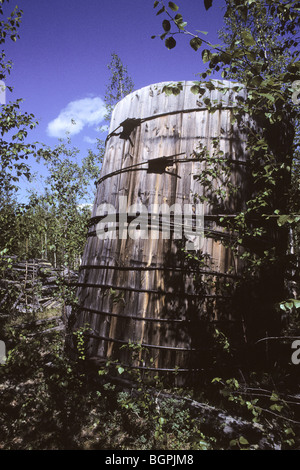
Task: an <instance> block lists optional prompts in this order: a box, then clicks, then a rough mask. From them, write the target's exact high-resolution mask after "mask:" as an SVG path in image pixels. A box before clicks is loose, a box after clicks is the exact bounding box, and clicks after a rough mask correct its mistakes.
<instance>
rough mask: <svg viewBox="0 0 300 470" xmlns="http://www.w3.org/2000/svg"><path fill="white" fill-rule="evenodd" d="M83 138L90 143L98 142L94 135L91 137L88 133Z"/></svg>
mask: <svg viewBox="0 0 300 470" xmlns="http://www.w3.org/2000/svg"><path fill="white" fill-rule="evenodd" d="M83 140H84V141H85V142H87V143H88V144H96V143H97V139H93V138H92V137H89V136H88V135H85V136H84V138H83Z"/></svg>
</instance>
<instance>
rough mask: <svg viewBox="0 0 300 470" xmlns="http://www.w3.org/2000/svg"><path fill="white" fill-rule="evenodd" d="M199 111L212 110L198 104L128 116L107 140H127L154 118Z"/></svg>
mask: <svg viewBox="0 0 300 470" xmlns="http://www.w3.org/2000/svg"><path fill="white" fill-rule="evenodd" d="M234 108H235V106H224V107H222V105H220V106H217V107H215V108H214V109H215V111H217V110H220V111H223V110H232V109H234ZM198 111H208V112H211V111H209V110H208V109H207V106H198V108H189V109H180V110H176V111H169V112H166V113H160V114H152V116H147V117H144V118H127V119H125V120H124V121H122V122H121V123H120V124H119V126H118V127H116V129H114V130H113V131H112V132H110V134H108V136H107V137H106V142H107V141H108V140H109V139H110V138H111V137H113V136H120V138H121V139H125V140H127V139H129V138H130V134H131V133H132V132H133V131H134V129H135V128H136V127H138V126H140V125H141V124H143V123H144V122H147V121H152V120H154V119H158V118H161V117H165V116H173V115H176V114H188V113H194V112H198ZM120 127H123V130H122V131H120V132H119V133H117V131H118V130H119V129H120Z"/></svg>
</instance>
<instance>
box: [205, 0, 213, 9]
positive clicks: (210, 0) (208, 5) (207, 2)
mask: <svg viewBox="0 0 300 470" xmlns="http://www.w3.org/2000/svg"><path fill="white" fill-rule="evenodd" d="M212 3H213V0H204V6H205V9H206V10H209V9H210V8H211V7H212Z"/></svg>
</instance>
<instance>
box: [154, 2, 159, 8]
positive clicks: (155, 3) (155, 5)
mask: <svg viewBox="0 0 300 470" xmlns="http://www.w3.org/2000/svg"><path fill="white" fill-rule="evenodd" d="M158 4H159V2H158V1H157V0H156V1H155V2H154V5H153V8H156V7H157V5H158Z"/></svg>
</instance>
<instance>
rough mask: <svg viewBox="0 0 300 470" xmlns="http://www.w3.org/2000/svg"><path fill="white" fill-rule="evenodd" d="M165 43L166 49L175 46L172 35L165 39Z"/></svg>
mask: <svg viewBox="0 0 300 470" xmlns="http://www.w3.org/2000/svg"><path fill="white" fill-rule="evenodd" d="M165 45H166V47H167V48H168V49H174V47H175V46H176V41H175V39H174V38H173V37H170V38H167V39H166V40H165Z"/></svg>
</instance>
